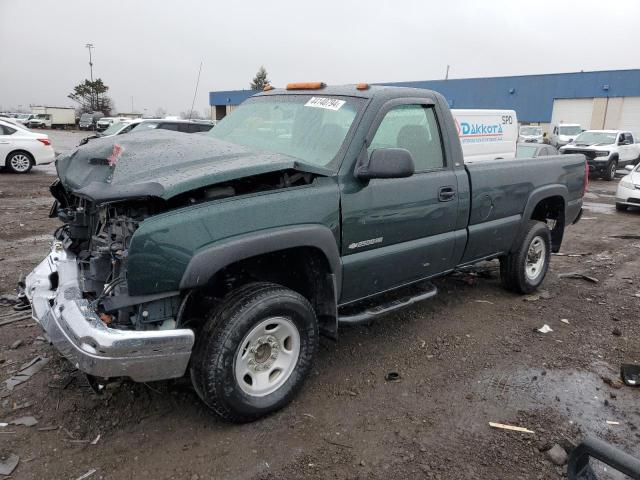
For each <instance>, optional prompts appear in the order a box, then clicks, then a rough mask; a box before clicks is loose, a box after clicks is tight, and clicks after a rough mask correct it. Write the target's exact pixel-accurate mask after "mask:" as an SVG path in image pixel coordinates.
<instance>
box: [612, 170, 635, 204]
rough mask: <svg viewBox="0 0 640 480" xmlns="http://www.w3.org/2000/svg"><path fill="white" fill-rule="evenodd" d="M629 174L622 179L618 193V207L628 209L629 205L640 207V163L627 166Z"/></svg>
mask: <svg viewBox="0 0 640 480" xmlns="http://www.w3.org/2000/svg"><path fill="white" fill-rule="evenodd" d="M625 168H626V169H627V170H628V171H629V174H628V175H625V176H624V177H622V178H621V179H620V183H618V191H617V193H616V208H617V209H618V210H626V209H627V208H629V207H640V164H638V165H636V166H635V167H633V166H631V165H628V166H626V167H625Z"/></svg>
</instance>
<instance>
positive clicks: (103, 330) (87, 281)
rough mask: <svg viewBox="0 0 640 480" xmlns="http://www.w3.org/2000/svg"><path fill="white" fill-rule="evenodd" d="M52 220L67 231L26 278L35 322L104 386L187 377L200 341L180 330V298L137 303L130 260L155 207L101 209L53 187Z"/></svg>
mask: <svg viewBox="0 0 640 480" xmlns="http://www.w3.org/2000/svg"><path fill="white" fill-rule="evenodd" d="M51 190H52V194H53V195H54V197H55V198H56V203H55V204H54V207H53V208H52V212H51V213H52V215H55V216H58V217H60V219H61V220H62V221H63V222H64V225H63V226H62V227H60V228H59V229H58V230H57V231H56V233H55V239H54V242H53V245H52V248H51V252H50V253H49V255H48V256H47V257H46V258H45V259H44V260H43V261H42V262H41V263H40V265H38V267H36V268H35V269H34V270H33V272H31V274H29V275H28V276H27V279H26V288H25V294H26V296H27V298H28V299H29V301H30V302H31V305H32V311H33V317H34V319H35V320H36V321H37V322H38V323H39V324H40V325H41V326H42V327H43V328H44V330H45V331H46V332H47V334H48V335H49V337H50V339H51V341H52V343H53V344H54V345H55V346H56V347H57V348H58V350H60V352H61V353H63V354H64V355H65V356H66V357H67V358H68V359H69V360H70V361H71V362H72V363H73V364H74V365H75V366H76V368H78V369H80V370H82V371H84V372H86V373H87V374H89V375H93V376H96V377H101V378H112V377H130V378H131V379H133V380H135V381H152V380H161V379H167V378H176V377H180V376H182V375H184V372H185V371H186V368H187V364H188V362H189V357H190V355H191V349H192V346H193V342H194V333H193V331H192V330H190V329H185V328H176V320H177V318H178V313H179V309H180V305H181V297H180V295H179V292H166V293H163V294H159V295H155V296H146V297H132V296H130V295H129V294H128V284H127V281H126V259H127V253H128V245H129V241H130V239H131V237H132V235H133V233H134V232H135V230H136V229H137V227H138V225H139V223H140V222H141V221H143V220H144V219H145V218H146V217H148V216H150V215H152V214H153V213H154V210H155V206H154V203H153V202H148V201H147V202H136V201H130V202H120V203H113V204H103V205H95V204H94V203H92V202H91V201H89V200H87V199H83V198H80V197H77V196H72V195H68V194H67V193H66V191H65V190H64V188H62V186H61V185H60V183H59V181H57V182H56V183H54V185H53V186H52V189H51Z"/></svg>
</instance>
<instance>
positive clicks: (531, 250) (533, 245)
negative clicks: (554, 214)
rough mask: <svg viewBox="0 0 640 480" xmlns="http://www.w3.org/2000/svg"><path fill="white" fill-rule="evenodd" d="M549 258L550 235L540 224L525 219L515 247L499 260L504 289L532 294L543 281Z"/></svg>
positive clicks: (547, 228)
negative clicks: (524, 228)
mask: <svg viewBox="0 0 640 480" xmlns="http://www.w3.org/2000/svg"><path fill="white" fill-rule="evenodd" d="M550 258H551V233H550V232H549V227H547V225H546V224H545V223H544V222H538V221H536V220H529V222H528V224H527V230H526V231H525V233H524V235H523V236H522V239H521V240H520V244H519V245H518V248H517V249H516V250H515V251H514V252H511V253H510V254H508V255H507V256H505V257H503V258H501V259H500V277H501V278H502V284H503V286H504V287H505V288H506V289H507V290H511V291H513V292H518V293H532V292H534V291H535V290H536V289H537V288H538V287H539V286H540V284H541V283H542V281H543V280H544V277H545V275H546V274H547V270H548V269H549V260H550Z"/></svg>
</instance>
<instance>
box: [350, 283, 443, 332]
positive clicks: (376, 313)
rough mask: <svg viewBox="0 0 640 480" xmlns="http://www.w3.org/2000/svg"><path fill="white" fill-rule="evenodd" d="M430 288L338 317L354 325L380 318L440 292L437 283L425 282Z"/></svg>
mask: <svg viewBox="0 0 640 480" xmlns="http://www.w3.org/2000/svg"><path fill="white" fill-rule="evenodd" d="M423 285H424V286H425V287H427V288H428V290H424V289H423V290H422V291H420V292H419V293H416V294H414V295H406V296H403V297H400V298H395V299H393V300H390V301H388V302H383V303H380V304H378V305H374V306H370V307H368V308H366V309H365V310H363V311H361V312H358V313H354V314H350V315H340V316H339V317H338V322H339V323H341V324H346V325H349V324H351V325H353V324H358V323H366V322H370V321H371V320H374V319H376V318H379V317H381V316H383V315H387V314H389V313H392V312H395V311H397V310H401V309H403V308H406V307H408V306H410V305H413V304H414V303H418V302H422V301H423V300H428V299H429V298H433V297H435V296H436V295H437V294H438V289H437V287H436V286H435V285H433V284H431V283H428V284H423Z"/></svg>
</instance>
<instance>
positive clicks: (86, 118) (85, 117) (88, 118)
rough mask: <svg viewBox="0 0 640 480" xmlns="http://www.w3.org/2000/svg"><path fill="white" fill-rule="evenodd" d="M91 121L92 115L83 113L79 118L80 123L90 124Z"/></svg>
mask: <svg viewBox="0 0 640 480" xmlns="http://www.w3.org/2000/svg"><path fill="white" fill-rule="evenodd" d="M91 120H93V115H91V114H90V113H83V114H82V116H81V117H80V121H81V122H90V121H91Z"/></svg>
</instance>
